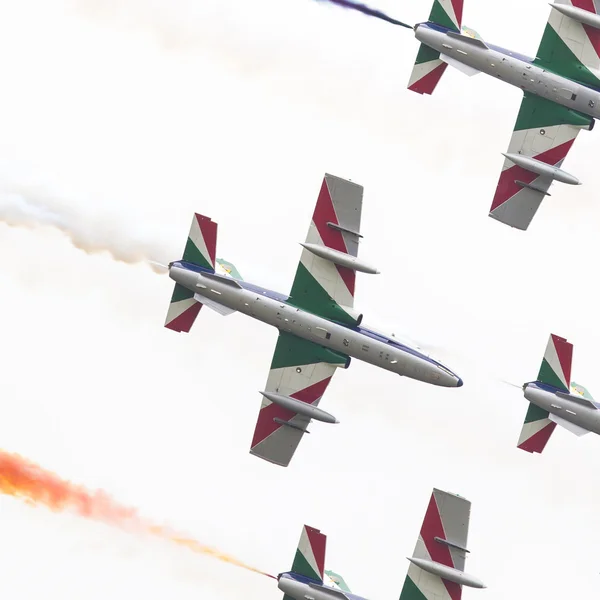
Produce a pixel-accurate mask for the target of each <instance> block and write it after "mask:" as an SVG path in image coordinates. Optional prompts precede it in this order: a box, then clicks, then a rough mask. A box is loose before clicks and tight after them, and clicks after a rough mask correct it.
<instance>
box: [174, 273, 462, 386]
mask: <svg viewBox="0 0 600 600" xmlns="http://www.w3.org/2000/svg"><path fill="white" fill-rule="evenodd" d="M169 276H170V277H171V279H173V280H174V281H176V282H177V283H179V284H180V285H182V286H183V287H185V288H187V289H188V290H190V291H193V292H194V293H197V294H200V295H201V296H204V297H206V298H208V299H209V300H211V301H213V302H217V303H219V304H221V305H223V306H226V307H228V308H230V309H233V310H236V311H239V312H241V313H243V314H246V315H248V316H250V317H252V318H254V319H257V320H259V321H262V322H263V323H267V324H269V325H273V326H274V327H277V328H278V329H279V330H281V331H286V332H289V333H291V334H293V335H296V336H298V337H300V338H304V339H306V340H309V341H311V342H314V343H316V344H319V345H320V346H323V347H325V348H329V349H331V350H334V351H336V352H339V353H341V354H345V355H348V356H351V357H353V358H356V359H358V360H362V361H364V362H367V363H370V364H373V365H375V366H377V367H380V368H382V369H386V370H387V371H392V372H394V373H397V374H398V375H405V376H407V377H410V378H412V379H417V380H419V381H424V382H426V383H431V384H433V385H439V386H443V387H460V386H461V385H462V380H461V379H460V377H458V376H457V375H455V374H454V373H452V371H450V370H449V369H447V368H446V367H444V366H443V365H441V364H440V363H439V362H437V361H435V360H433V359H431V358H430V357H428V356H426V355H424V354H421V353H420V352H418V351H417V350H414V349H412V348H408V347H406V346H404V345H402V344H398V343H394V341H393V340H391V339H387V340H386V339H385V338H384V337H383V336H378V335H377V334H376V335H377V337H375V336H374V335H368V333H373V332H370V331H369V330H366V328H359V327H356V328H352V327H348V326H345V325H341V324H339V323H335V322H333V321H330V320H328V319H324V318H322V317H319V316H318V315H314V314H312V313H309V312H307V311H304V310H302V309H300V308H297V307H295V306H292V305H291V304H288V303H287V302H285V301H284V300H281V299H276V298H273V297H271V296H273V295H274V293H272V292H270V291H269V290H265V289H263V288H258V287H257V286H249V285H248V284H246V282H238V283H236V282H235V281H232V280H231V279H229V280H228V278H226V277H218V276H217V277H215V276H205V275H203V274H202V273H201V272H197V271H193V270H191V269H188V268H186V267H184V266H183V265H181V264H178V263H173V265H172V266H171V267H170V269H169ZM240 286H247V287H240ZM249 287H252V288H253V289H248V288H249ZM200 301H201V300H200ZM377 338H379V339H377Z"/></svg>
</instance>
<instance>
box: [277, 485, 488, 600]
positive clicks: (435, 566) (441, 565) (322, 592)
mask: <svg viewBox="0 0 600 600" xmlns="http://www.w3.org/2000/svg"><path fill="white" fill-rule="evenodd" d="M470 512H471V503H470V502H469V501H468V500H466V499H465V498H462V497H461V496H457V495H456V494H450V493H448V492H443V491H441V490H438V489H435V488H434V490H433V493H432V494H431V498H430V500H429V505H428V507H427V511H426V513H425V518H424V519H423V524H422V526H421V531H420V533H419V537H418V540H417V544H416V546H415V550H414V552H413V555H412V557H411V558H409V559H408V560H409V561H410V563H411V564H410V565H409V567H408V574H407V576H406V579H405V580H404V586H403V587H402V592H401V593H400V599H399V600H460V598H461V595H462V587H463V586H467V587H473V588H484V587H485V585H484V584H483V583H482V582H481V581H480V580H479V579H477V578H476V577H473V576H472V575H469V574H467V573H465V571H464V567H465V559H466V554H467V553H468V552H469V551H468V550H467V549H466V545H467V536H468V533H469V516H470ZM326 542H327V537H326V536H325V535H324V534H323V533H321V532H320V531H319V530H318V529H315V528H313V527H309V526H308V525H304V528H303V529H302V534H301V535H300V542H299V544H298V548H297V550H296V554H295V556H294V562H293V564H292V569H291V571H286V572H284V573H280V574H279V575H278V576H277V581H278V584H277V587H278V588H279V589H280V590H281V591H282V592H283V593H284V596H283V600H306V599H307V598H310V599H311V600H364V599H363V598H362V597H361V596H357V595H356V594H353V593H352V592H351V591H350V589H349V588H348V586H347V584H346V582H345V581H344V580H343V579H342V578H341V577H340V576H339V575H337V574H335V573H333V575H334V576H335V577H332V576H331V575H330V576H329V577H326V578H325V577H324V575H327V574H328V573H332V572H331V571H324V566H325V548H326ZM332 580H333V581H332ZM326 582H327V583H326ZM332 584H333V585H332ZM336 584H337V585H336Z"/></svg>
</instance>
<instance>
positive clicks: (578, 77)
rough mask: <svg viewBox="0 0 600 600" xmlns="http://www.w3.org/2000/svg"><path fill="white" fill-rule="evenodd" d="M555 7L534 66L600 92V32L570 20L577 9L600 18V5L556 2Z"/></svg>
mask: <svg viewBox="0 0 600 600" xmlns="http://www.w3.org/2000/svg"><path fill="white" fill-rule="evenodd" d="M554 5H555V6H553V7H552V9H551V11H550V16H549V17H548V23H547V24H546V29H545V30H544V35H543V36H542V41H541V42H540V47H539V48H538V51H537V54H536V59H535V60H534V64H536V65H538V66H540V67H542V68H547V69H548V70H550V71H552V72H553V73H557V74H558V75H562V76H563V77H567V78H569V79H574V80H575V81H581V82H582V83H584V84H586V85H590V86H592V87H595V88H599V87H600V79H599V78H598V76H597V75H596V73H597V72H598V70H599V69H600V58H599V57H598V53H599V51H600V31H599V30H597V29H594V28H593V27H590V26H589V25H584V24H582V23H579V22H578V21H576V20H574V19H572V18H570V17H569V16H568V12H569V10H570V9H571V8H572V7H575V8H579V9H582V10H584V11H587V12H590V13H593V14H597V13H598V7H600V4H599V3H598V2H596V1H594V0H554ZM551 6H552V5H551ZM561 11H564V12H561Z"/></svg>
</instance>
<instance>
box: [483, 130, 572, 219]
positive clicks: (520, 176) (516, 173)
mask: <svg viewBox="0 0 600 600" xmlns="http://www.w3.org/2000/svg"><path fill="white" fill-rule="evenodd" d="M574 141H575V139H574V138H573V139H572V140H569V141H568V142H565V143H564V144H560V145H559V146H556V147H555V148H550V150H546V152H542V153H541V154H538V155H537V156H535V157H534V158H535V159H536V160H540V161H542V162H545V163H547V164H549V165H556V164H557V163H558V162H560V161H561V160H562V159H563V158H565V157H566V156H567V154H568V152H569V150H570V149H571V146H572V145H573V142H574ZM537 177H539V175H538V174H537V173H532V172H531V171H527V170H526V169H523V167H519V166H518V165H513V166H512V167H509V168H508V169H505V170H504V171H502V173H501V174H500V180H499V181H498V187H497V188H496V194H495V195H494V201H493V202H492V207H491V208H490V212H492V211H494V210H496V208H498V207H499V206H500V205H501V204H504V203H505V202H507V201H508V200H510V199H511V198H512V197H513V196H515V195H516V194H518V193H519V192H520V191H521V190H522V189H523V188H522V187H521V186H520V185H518V184H517V183H515V181H523V182H525V183H531V182H532V181H533V180H534V179H536V178H537Z"/></svg>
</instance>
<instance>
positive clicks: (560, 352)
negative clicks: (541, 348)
mask: <svg viewBox="0 0 600 600" xmlns="http://www.w3.org/2000/svg"><path fill="white" fill-rule="evenodd" d="M572 360H573V344H570V343H569V342H567V340H566V339H565V338H562V337H559V336H558V335H554V334H553V333H552V334H550V338H549V339H548V345H547V346H546V352H545V353H544V358H543V360H542V364H541V366H540V371H539V373H538V376H537V381H539V382H540V383H544V384H546V385H550V386H552V387H555V388H557V389H559V390H561V391H563V392H566V393H569V390H570V388H571V362H572Z"/></svg>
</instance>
